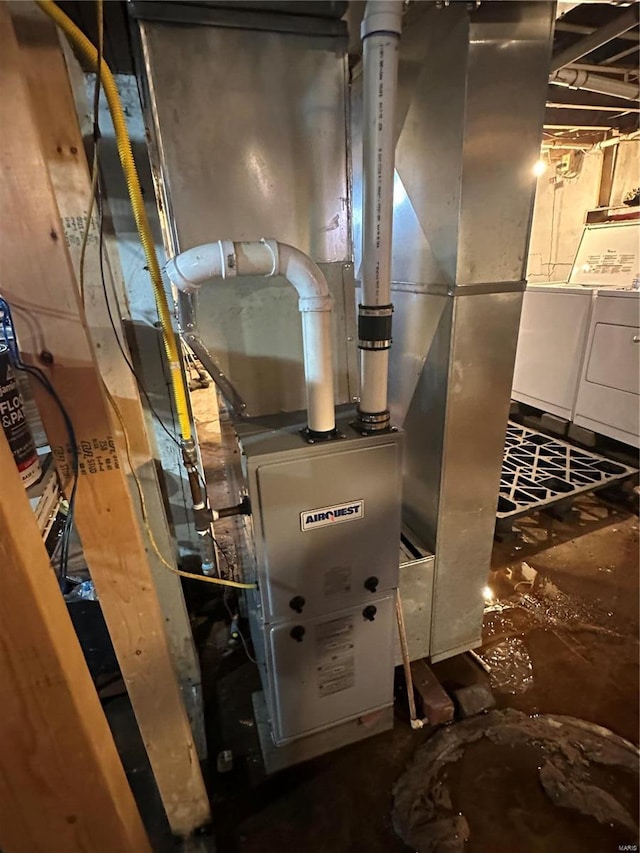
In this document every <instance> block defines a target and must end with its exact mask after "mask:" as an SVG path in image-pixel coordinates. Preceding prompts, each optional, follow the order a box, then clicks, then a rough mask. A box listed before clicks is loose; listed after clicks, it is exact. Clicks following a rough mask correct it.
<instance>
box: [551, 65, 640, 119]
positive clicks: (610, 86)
mask: <svg viewBox="0 0 640 853" xmlns="http://www.w3.org/2000/svg"><path fill="white" fill-rule="evenodd" d="M549 82H550V83H554V84H555V85H556V86H566V87H567V88H569V89H584V90H586V91H587V92H599V93H600V94H601V95H610V96H611V97H614V98H626V99H627V100H629V101H637V100H638V95H639V94H640V86H639V85H638V83H637V82H635V83H627V82H625V81H624V80H615V79H611V78H610V77H603V76H602V75H601V74H592V73H591V72H590V71H579V70H578V69H576V68H561V69H560V70H559V71H556V72H554V73H553V74H552V75H551V76H550V77H549ZM591 109H593V110H594V111H596V110H597V109H598V107H597V106H594V107H592V108H591ZM620 111H621V112H623V111H624V106H620Z"/></svg>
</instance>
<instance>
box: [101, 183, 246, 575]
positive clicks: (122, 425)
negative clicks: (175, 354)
mask: <svg viewBox="0 0 640 853" xmlns="http://www.w3.org/2000/svg"><path fill="white" fill-rule="evenodd" d="M97 191H98V199H97V202H98V203H97V210H98V251H99V255H100V264H99V266H100V278H101V283H102V290H103V293H104V296H105V301H106V303H107V312H108V314H109V319H110V322H111V326H112V329H113V333H114V335H115V338H116V341H117V342H118V346H119V347H120V351H121V352H122V355H123V357H124V358H125V361H127V362H128V359H127V357H126V355H125V353H124V351H123V348H122V346H121V344H120V340H119V338H118V333H117V330H116V325H115V321H114V319H113V315H112V312H111V307H110V305H109V298H108V291H107V283H106V277H105V270H104V217H103V199H102V192H101V186H100V180H98V182H97ZM132 372H133V373H134V376H135V371H132ZM103 386H104V391H105V394H106V396H107V399H108V401H109V403H110V405H111V408H112V409H113V411H114V413H115V415H116V418H117V419H118V421H119V423H120V428H121V430H122V435H123V438H124V446H125V453H126V457H127V462H128V463H129V469H130V471H131V474H132V476H133V479H134V481H135V484H136V490H137V492H138V499H139V501H140V511H141V514H142V522H143V525H144V529H145V532H146V534H147V537H148V539H149V542H150V544H151V547H152V548H153V551H154V552H155V554H156V556H157V557H158V559H159V560H160V562H161V563H162V565H163V566H164V567H165V568H166V569H168V570H169V571H170V572H173V573H174V574H177V575H180V577H183V578H189V579H190V580H198V581H203V582H204V583H214V584H218V585H219V586H225V587H234V588H235V589H255V588H256V585H255V584H253V583H241V582H240V581H234V580H226V579H223V578H213V577H209V576H208V575H196V574H194V573H193V572H185V571H183V570H182V569H178V568H176V566H172V565H171V563H169V562H168V561H167V560H166V559H165V557H164V556H163V554H162V553H161V551H160V548H159V547H158V544H157V542H156V539H155V536H154V535H153V531H152V529H151V525H150V523H149V514H148V511H147V504H146V500H145V497H144V491H143V489H142V484H141V482H140V479H139V477H138V474H137V472H136V469H135V466H134V463H133V458H132V454H131V445H130V442H129V434H128V432H127V427H126V424H125V422H124V418H123V416H122V413H121V411H120V409H119V408H118V405H117V403H116V401H115V400H114V398H113V396H112V394H111V392H110V391H109V389H108V388H107V386H106V384H105V383H104V380H103ZM198 476H201V475H200V472H198ZM212 538H213V537H212ZM214 541H215V540H214ZM218 547H219V546H218ZM222 553H223V556H224V557H225V558H226V559H227V562H228V558H227V557H226V554H224V552H222ZM230 568H231V567H230Z"/></svg>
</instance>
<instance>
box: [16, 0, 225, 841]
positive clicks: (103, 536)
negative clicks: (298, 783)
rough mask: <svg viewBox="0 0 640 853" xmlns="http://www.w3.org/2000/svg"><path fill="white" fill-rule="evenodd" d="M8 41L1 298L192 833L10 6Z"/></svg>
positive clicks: (161, 645)
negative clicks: (70, 430) (45, 384)
mask: <svg viewBox="0 0 640 853" xmlns="http://www.w3.org/2000/svg"><path fill="white" fill-rule="evenodd" d="M0 44H2V51H1V52H0V91H2V99H1V100H0V127H2V133H1V134H0V169H1V174H2V181H1V183H0V282H2V294H3V296H4V297H5V298H6V299H7V300H8V301H9V303H10V304H11V305H12V306H13V308H14V314H15V318H16V323H17V326H18V334H19V338H20V345H21V349H22V352H23V356H24V358H25V360H28V361H31V362H32V363H36V364H40V365H41V366H43V368H44V369H45V370H46V371H47V374H48V376H49V379H50V381H51V382H52V384H53V386H54V387H55V389H56V391H57V393H58V395H59V396H60V398H61V399H62V400H63V402H64V405H65V407H66V409H67V411H68V413H69V416H70V418H71V421H72V422H73V424H74V428H75V433H76V438H77V444H78V450H79V454H80V469H81V473H80V476H79V485H78V495H77V503H76V524H77V528H78V532H79V534H80V539H81V540H82V546H83V550H84V555H85V558H86V560H87V564H88V567H89V571H90V572H91V577H92V579H93V581H94V584H95V586H96V590H97V593H98V596H99V599H100V603H101V606H102V610H103V613H104V616H105V620H106V623H107V626H108V628H109V633H110V635H111V640H112V642H113V646H114V649H115V652H116V655H117V657H118V662H119V664H120V669H121V671H122V674H123V677H124V679H125V682H126V685H127V689H128V691H129V696H130V698H131V703H132V705H133V709H134V712H135V715H136V718H137V721H138V726H139V728H140V732H141V734H142V737H143V740H144V743H145V746H146V749H147V752H148V755H149V760H150V763H151V767H152V769H153V772H154V775H155V778H156V782H157V785H158V790H159V793H160V796H161V798H162V802H163V804H164V807H165V810H166V812H167V817H168V819H169V823H170V825H171V828H172V830H173V832H174V833H176V834H177V835H182V836H186V835H188V834H189V833H191V832H192V831H193V830H194V829H195V828H197V827H198V826H201V825H202V824H204V823H206V822H208V820H209V818H210V811H209V803H208V800H207V795H206V791H205V787H204V782H203V779H202V774H201V772H200V766H199V762H198V758H197V754H196V750H195V747H194V742H193V738H192V735H191V729H190V726H189V720H188V717H187V714H186V711H185V707H184V704H183V702H182V698H181V695H180V688H179V686H178V682H177V679H176V674H175V670H174V666H173V661H172V659H171V653H170V649H169V645H168V641H167V635H166V631H165V622H164V616H163V614H162V611H161V608H160V605H159V602H158V596H157V593H156V589H155V584H154V579H153V574H152V571H151V567H150V564H149V559H148V555H147V553H146V551H145V547H144V543H143V540H142V535H141V531H140V529H139V526H138V523H137V519H136V515H135V510H134V507H133V504H132V501H131V496H130V494H129V489H128V484H127V480H126V475H125V472H124V470H123V463H122V461H121V457H122V453H121V450H120V448H119V447H118V444H117V441H116V437H115V436H116V431H115V429H114V425H113V421H112V413H111V409H110V406H109V403H108V401H107V399H106V396H105V394H104V391H103V387H102V383H101V378H100V373H99V370H98V366H97V363H96V359H95V355H94V351H93V347H92V344H91V341H90V338H89V334H88V331H87V327H86V323H85V318H84V312H83V310H82V306H81V304H80V301H79V294H78V288H77V283H76V281H75V276H74V273H73V267H72V265H71V261H70V259H69V255H68V250H67V246H66V241H65V240H64V231H63V227H62V223H61V221H60V215H59V212H58V209H57V205H56V201H55V197H54V194H53V190H52V187H51V183H50V180H49V175H48V172H47V167H46V163H45V161H44V158H43V154H42V151H41V148H40V140H39V135H38V130H37V125H36V123H35V121H34V119H33V116H32V114H31V105H30V99H29V92H28V89H27V85H26V82H25V79H24V77H23V73H22V66H21V56H20V52H19V48H18V45H17V42H16V38H15V33H14V31H13V27H12V24H11V19H10V16H9V10H8V8H7V6H6V4H5V3H3V4H1V5H0ZM36 391H37V402H38V405H39V409H40V412H41V415H42V420H43V423H44V426H45V429H46V431H47V436H48V438H49V443H50V445H51V448H52V451H53V454H54V458H55V459H56V464H57V466H58V471H59V473H60V476H61V478H62V479H63V481H67V482H68V479H69V473H70V454H69V447H68V439H67V434H66V430H65V428H64V424H63V421H62V419H61V417H60V415H59V412H58V410H57V408H56V406H55V404H54V403H53V401H52V400H51V398H50V397H49V396H48V395H47V394H46V393H44V392H43V391H42V390H40V389H36Z"/></svg>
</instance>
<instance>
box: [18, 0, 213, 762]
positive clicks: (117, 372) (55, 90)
mask: <svg viewBox="0 0 640 853" xmlns="http://www.w3.org/2000/svg"><path fill="white" fill-rule="evenodd" d="M12 19H13V23H14V27H15V31H16V36H17V38H18V44H19V45H20V51H21V54H22V56H23V69H24V73H25V76H26V79H27V84H28V86H29V93H30V96H31V104H32V110H33V115H34V117H35V118H36V120H37V122H38V130H39V132H40V142H41V146H42V152H43V154H44V157H45V161H46V164H47V167H48V170H49V176H50V178H51V184H52V186H53V190H54V193H55V197H56V201H57V204H58V210H59V212H60V218H61V220H62V224H63V228H64V236H65V239H66V242H67V246H68V249H69V255H70V258H71V261H72V264H73V267H74V271H75V273H76V278H77V279H78V280H79V278H80V253H81V244H82V237H83V234H84V229H85V226H86V219H87V214H88V209H89V203H90V195H91V178H90V173H89V167H88V164H87V160H86V156H85V152H84V146H83V140H82V134H81V131H80V128H79V126H78V119H77V114H76V109H75V104H74V99H73V94H72V90H71V84H70V80H69V74H68V73H67V66H66V64H65V60H64V56H63V53H62V49H61V46H60V42H59V40H58V31H57V28H56V26H55V24H54V23H53V22H52V21H51V20H50V19H49V18H47V17H46V16H45V15H44V13H43V12H41V11H40V9H38V8H37V7H36V6H35V4H34V3H25V2H21V3H18V4H15V5H14V6H13V7H12ZM105 205H106V200H105ZM96 219H97V212H96V210H95V207H94V215H93V217H92V222H91V225H90V229H89V238H88V243H87V250H86V253H85V261H84V308H85V315H86V319H87V324H88V326H89V330H90V334H91V339H92V341H93V344H94V346H95V353H96V359H97V362H98V367H99V369H100V373H101V374H102V378H103V380H104V382H105V384H106V386H107V388H108V389H109V392H110V393H111V395H112V397H113V399H114V400H115V403H116V405H117V407H118V410H119V411H120V413H121V415H122V418H123V420H124V422H125V424H126V426H127V435H128V437H129V444H130V447H131V457H132V462H133V464H134V467H135V471H136V475H137V477H138V480H139V482H140V485H141V488H142V491H143V495H144V498H145V504H146V507H147V515H148V518H149V527H150V528H151V534H152V536H153V538H154V540H155V542H156V544H157V546H158V550H159V551H160V554H161V555H162V557H163V558H164V559H165V560H166V561H167V562H168V563H169V564H170V565H173V566H175V565H176V554H175V549H174V546H173V542H172V540H171V536H170V534H169V528H168V525H167V520H166V515H165V509H164V504H163V502H162V493H161V491H160V484H159V482H158V476H157V472H156V466H155V461H154V457H155V456H156V455H157V454H156V453H155V452H153V451H152V447H151V443H150V439H149V434H148V431H147V424H146V419H145V414H144V411H143V408H142V404H141V401H140V394H139V391H138V388H137V385H136V380H135V378H134V376H133V374H132V373H131V371H130V370H129V368H128V367H127V365H126V363H125V361H124V358H123V357H122V354H121V352H120V350H119V348H118V344H117V341H116V339H115V336H114V333H113V329H112V327H111V321H110V319H109V313H108V309H107V304H106V302H105V295H104V291H103V288H102V283H101V276H100V260H99V254H98V227H97V223H96ZM104 240H105V255H106V254H107V250H108V249H109V248H112V246H110V244H111V243H112V237H111V236H110V235H109V234H107V235H105V238H104ZM103 266H104V270H105V277H106V285H107V292H108V293H109V294H110V297H111V301H110V305H111V313H112V316H113V318H114V321H115V323H116V328H117V329H118V333H119V335H120V341H121V342H122V344H123V346H124V348H125V351H126V349H127V343H126V338H125V334H124V330H123V329H122V327H121V324H120V314H119V312H118V307H117V305H116V304H115V300H114V299H113V294H114V292H115V293H116V294H118V297H119V298H122V297H124V292H125V289H124V282H123V281H122V273H121V270H120V266H119V259H118V257H117V252H116V251H112V252H109V254H108V257H107V258H105V262H104V264H103ZM149 288H151V282H150V281H149ZM116 430H117V431H118V433H119V434H120V432H121V429H120V425H119V424H118V423H116ZM125 460H126V458H125ZM126 464H127V480H128V482H129V492H130V493H131V495H132V499H133V505H134V508H135V510H136V515H137V518H138V523H139V526H140V527H141V528H144V524H143V517H142V511H141V507H140V499H139V496H138V489H137V485H136V483H135V479H134V477H133V474H132V473H131V471H130V469H129V467H128V461H126ZM145 542H146V546H147V553H148V555H149V562H150V564H151V568H152V571H153V576H154V581H155V586H156V590H157V593H158V598H159V600H160V606H161V608H162V612H163V614H164V618H165V625H166V631H167V636H168V640H169V647H170V649H171V654H172V657H173V661H174V664H175V667H176V672H177V675H178V680H179V682H180V687H181V690H182V697H183V700H184V702H185V705H186V708H187V712H188V714H189V719H190V720H191V728H192V731H193V735H194V738H195V742H196V746H197V750H198V756H199V757H200V758H201V759H204V758H206V754H207V752H206V739H205V733H204V713H203V706H202V687H201V678H200V666H199V662H198V656H197V653H196V650H195V644H194V642H193V635H192V632H191V625H190V622H189V615H188V613H187V608H186V605H185V601H184V596H183V594H182V585H181V583H180V578H179V577H178V576H177V575H174V574H171V572H170V571H168V570H167V568H166V567H165V566H164V565H163V563H162V560H161V559H160V557H159V556H158V555H157V554H156V552H155V550H154V549H153V548H152V546H151V542H150V541H149V537H148V533H145Z"/></svg>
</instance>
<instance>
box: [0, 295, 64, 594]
mask: <svg viewBox="0 0 640 853" xmlns="http://www.w3.org/2000/svg"><path fill="white" fill-rule="evenodd" d="M0 310H2V331H3V336H4V339H5V342H6V344H7V347H8V350H9V360H10V362H11V366H12V367H14V368H15V369H16V370H20V371H22V372H23V373H27V374H28V375H29V376H31V377H33V378H34V379H35V380H36V381H37V382H38V383H39V384H40V385H42V387H43V388H44V389H45V391H46V392H47V394H49V396H50V397H51V398H52V400H53V401H54V402H55V404H56V406H57V407H58V410H59V412H60V415H61V416H62V420H63V421H64V425H65V428H66V430H67V436H68V439H69V452H70V454H71V471H72V477H73V481H72V485H71V489H70V491H69V493H68V498H67V503H68V510H67V517H66V519H65V523H64V527H63V531H62V536H61V543H60V569H59V574H60V580H61V582H62V583H63V584H64V581H65V579H66V576H67V569H68V564H69V546H70V542H71V531H72V529H73V517H74V509H75V502H76V492H77V489H78V475H79V472H80V459H79V454H78V443H77V440H76V434H75V430H74V427H73V423H72V421H71V418H70V417H69V413H68V412H67V410H66V408H65V406H64V403H63V402H62V400H61V399H60V397H59V395H58V393H57V391H56V389H55V388H54V387H53V385H52V384H51V382H50V380H49V378H48V376H47V375H46V374H45V373H44V371H42V370H41V369H40V368H39V367H34V366H33V365H29V364H25V362H24V361H23V360H22V357H21V355H20V350H19V348H18V343H17V337H16V332H15V325H14V322H13V315H12V313H11V307H10V306H9V303H8V302H7V301H6V300H5V299H3V298H2V297H0Z"/></svg>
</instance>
